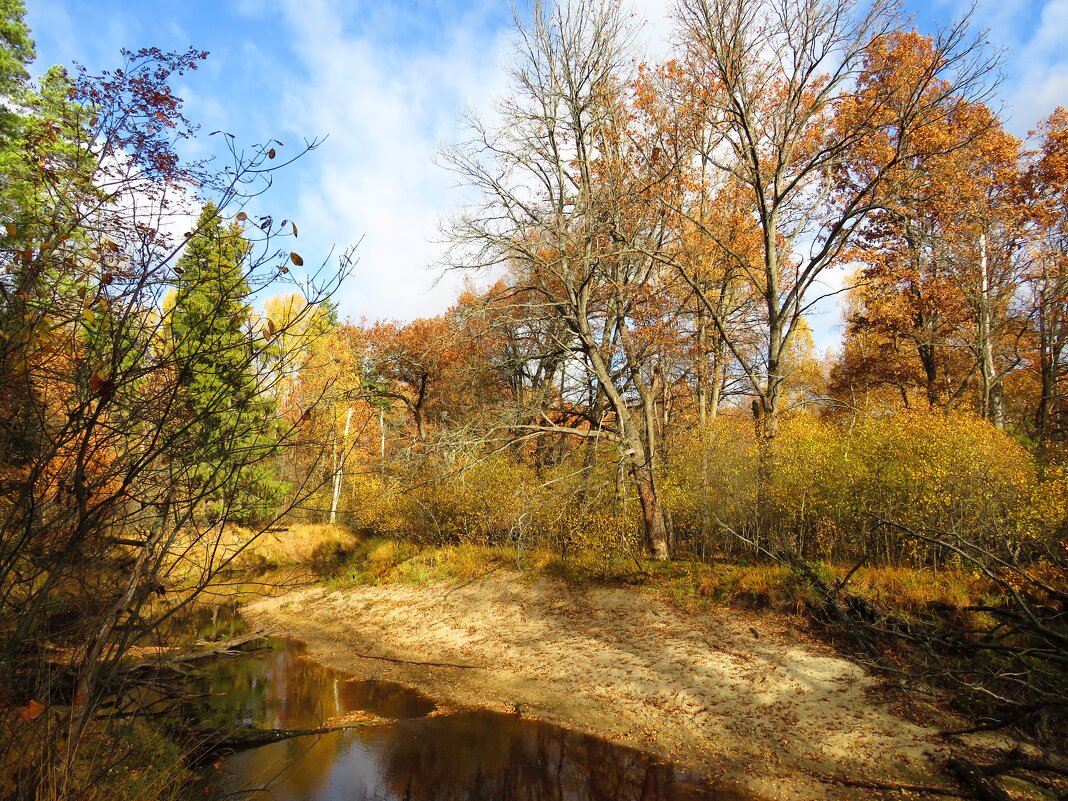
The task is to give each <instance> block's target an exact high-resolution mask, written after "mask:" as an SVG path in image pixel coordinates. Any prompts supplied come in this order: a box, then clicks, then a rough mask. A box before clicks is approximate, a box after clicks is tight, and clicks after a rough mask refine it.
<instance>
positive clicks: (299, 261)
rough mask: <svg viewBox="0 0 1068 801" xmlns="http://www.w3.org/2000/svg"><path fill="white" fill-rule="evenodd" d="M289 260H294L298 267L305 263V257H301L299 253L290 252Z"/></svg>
mask: <svg viewBox="0 0 1068 801" xmlns="http://www.w3.org/2000/svg"><path fill="white" fill-rule="evenodd" d="M289 260H290V261H291V262H293V263H294V264H295V265H297V266H298V267H300V266H302V265H303V264H304V259H302V258H301V257H300V255H299V254H297V253H290V254H289Z"/></svg>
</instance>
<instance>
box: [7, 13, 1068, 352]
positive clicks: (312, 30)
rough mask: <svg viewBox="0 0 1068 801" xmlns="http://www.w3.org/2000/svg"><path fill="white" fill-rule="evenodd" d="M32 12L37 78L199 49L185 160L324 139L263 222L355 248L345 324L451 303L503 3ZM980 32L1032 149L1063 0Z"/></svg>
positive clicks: (1048, 92)
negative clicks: (233, 148) (452, 248)
mask: <svg viewBox="0 0 1068 801" xmlns="http://www.w3.org/2000/svg"><path fill="white" fill-rule="evenodd" d="M672 2H673V0H636V1H635V2H632V3H631V5H632V7H633V9H634V14H635V21H636V22H638V23H639V24H640V26H641V31H642V32H641V35H640V40H641V42H642V46H643V47H644V48H645V51H646V53H647V55H648V56H649V57H650V58H653V59H655V58H656V57H658V56H661V55H662V54H664V53H666V52H668V44H667V40H668V38H669V36H670V30H671V25H670V21H669V9H670V7H671V5H672ZM969 6H970V0H907V2H906V4H905V8H904V11H905V13H906V14H909V15H910V16H911V17H912V18H913V21H914V24H915V25H916V26H917V27H918V28H919V29H920V30H921V31H923V32H928V33H929V32H933V31H934V30H935V28H936V27H938V26H939V25H944V24H946V23H947V22H949V21H950V20H952V19H954V18H955V17H957V16H959V15H960V14H961V13H963V12H965V11H967V9H968V7H969ZM26 7H27V18H26V19H27V22H28V24H29V25H30V27H31V28H32V31H33V37H34V39H35V40H36V43H37V54H38V60H37V64H36V65H35V67H34V68H33V70H32V72H33V73H34V74H35V75H38V74H40V73H41V72H43V71H44V69H46V68H47V67H48V66H50V65H52V64H65V65H70V64H71V63H72V62H78V63H81V64H83V65H85V66H86V67H88V68H89V70H90V71H99V70H102V69H109V68H114V67H115V66H117V65H118V64H119V63H120V55H119V51H120V49H121V48H124V47H125V48H129V49H138V48H141V47H147V46H155V47H159V48H161V49H163V50H185V49H187V48H189V47H195V48H197V49H198V50H206V51H208V52H209V54H210V55H209V57H208V59H207V60H206V61H205V62H204V63H203V65H202V66H201V67H200V69H198V70H197V71H196V72H192V73H188V74H187V75H185V76H183V77H181V78H179V79H177V81H176V85H175V89H176V94H177V95H179V96H180V97H182V98H183V99H184V100H185V104H186V106H185V111H186V116H187V117H188V118H189V119H191V120H192V121H194V122H196V123H198V124H199V125H200V126H201V134H202V135H201V137H200V138H199V139H198V140H197V141H196V142H194V143H193V144H192V145H191V146H190V150H188V151H187V152H188V155H189V156H190V157H199V156H206V155H209V154H210V153H211V152H212V148H213V147H215V146H216V143H217V142H218V141H219V138H218V137H215V138H212V137H208V136H207V133H208V132H210V131H214V130H223V131H227V132H229V133H232V134H234V136H235V140H236V141H237V143H238V144H239V146H243V147H245V148H251V147H253V146H254V145H256V144H257V143H263V142H267V141H269V140H272V139H277V140H280V141H281V142H283V143H285V147H284V148H282V149H281V153H280V155H283V156H284V155H286V154H292V153H295V152H297V151H298V150H299V149H300V145H301V143H302V142H304V141H310V140H316V139H324V138H325V141H323V143H322V144H321V146H320V147H318V148H317V149H316V150H315V151H313V152H311V153H308V154H307V155H305V156H304V157H302V158H301V159H299V160H298V161H297V162H295V163H294V164H292V165H290V166H288V167H286V168H285V169H284V170H281V171H279V173H278V174H277V175H276V178H275V181H274V185H273V186H272V188H271V190H270V191H269V193H268V194H267V195H265V196H264V197H262V198H259V199H258V200H257V203H258V208H257V211H259V213H270V214H272V215H273V216H274V217H275V219H289V220H293V221H295V222H296V223H297V225H298V226H299V230H300V235H299V244H298V245H297V246H296V249H298V250H299V251H300V253H301V255H302V257H303V258H304V260H305V263H306V264H308V265H317V264H321V263H324V262H329V261H331V260H332V259H336V255H337V254H338V253H340V252H343V251H344V250H346V248H348V247H350V246H353V245H356V244H357V243H358V247H357V249H356V256H357V258H358V262H357V265H356V268H355V270H354V272H353V274H352V275H351V276H350V277H349V278H348V279H347V280H346V282H345V283H344V285H343V286H342V287H341V289H340V290H339V291H338V293H337V295H336V296H335V299H336V301H337V303H338V310H339V313H340V316H341V317H342V318H345V317H351V318H352V319H354V320H359V319H361V318H366V319H368V320H375V319H393V320H402V321H403V320H411V319H414V318H416V317H425V316H432V315H436V314H440V313H441V312H443V311H445V310H446V309H447V308H448V306H449V305H450V304H451V303H452V301H453V300H454V299H455V297H456V294H457V292H458V290H459V288H460V287H461V285H462V282H463V280H464V276H463V275H462V274H460V273H457V272H452V271H444V270H443V268H442V262H443V256H444V251H445V244H444V239H443V236H442V234H441V233H440V226H441V221H442V220H443V219H444V218H445V217H447V216H448V215H449V214H450V213H451V212H452V211H454V210H456V209H457V208H458V207H459V205H460V204H462V203H463V201H464V194H463V191H462V190H461V189H459V188H458V187H457V186H456V180H455V177H454V176H452V175H451V174H450V173H448V172H447V171H446V170H445V169H444V168H443V167H441V166H439V165H437V164H436V163H435V159H434V155H435V153H436V152H437V150H438V149H439V148H440V147H441V146H442V145H445V144H448V143H451V142H457V141H461V140H462V139H463V138H464V136H465V133H464V132H465V129H464V125H463V122H462V118H463V115H464V113H465V111H468V110H471V111H474V112H475V113H477V114H479V115H481V116H484V117H490V118H492V110H493V101H494V98H495V97H499V96H501V95H502V94H503V93H505V92H506V90H507V88H508V85H507V78H506V76H505V72H504V69H503V67H504V66H505V64H506V63H507V59H508V54H509V48H508V41H509V34H510V30H511V24H512V12H511V7H510V4H509V3H508V2H507V0H469V1H468V2H464V1H463V0H258V1H257V2H253V1H252V0H212V1H211V2H209V1H208V0H26ZM973 19H974V25H975V26H976V27H977V28H979V29H988V33H987V38H988V40H989V42H990V45H991V47H993V48H997V49H1001V50H1003V52H1004V55H1003V66H1002V71H1003V73H1004V80H1003V81H1002V83H1001V84H1000V86H999V88H998V97H997V102H999V103H1000V104H1001V106H1002V109H1003V118H1004V119H1005V120H1006V124H1007V127H1008V129H1009V130H1010V131H1011V132H1013V133H1015V134H1016V135H1017V136H1021V137H1022V136H1026V135H1027V133H1028V131H1029V130H1030V129H1032V128H1034V127H1035V125H1036V123H1037V122H1038V121H1039V120H1041V119H1043V118H1045V117H1047V116H1049V114H1050V113H1051V112H1052V111H1053V109H1054V108H1055V107H1056V106H1057V105H1068V48H1065V47H1063V37H1064V32H1065V31H1068V0H982V2H980V4H979V5H978V6H976V8H975V10H974V18H973ZM483 280H485V279H483ZM834 280H836V279H834V278H832V279H831V281H832V284H833V282H834ZM476 281H477V277H476ZM810 322H811V325H812V329H813V332H814V335H815V339H816V345H817V347H818V349H819V350H821V351H824V350H826V349H827V348H831V347H833V346H834V345H835V344H836V343H837V341H838V340H839V339H840V337H841V330H842V325H841V311H840V307H839V306H838V305H837V303H836V302H828V303H824V304H822V305H821V307H820V308H819V310H818V313H817V314H816V315H815V316H814V317H813V318H812V319H811V321H810Z"/></svg>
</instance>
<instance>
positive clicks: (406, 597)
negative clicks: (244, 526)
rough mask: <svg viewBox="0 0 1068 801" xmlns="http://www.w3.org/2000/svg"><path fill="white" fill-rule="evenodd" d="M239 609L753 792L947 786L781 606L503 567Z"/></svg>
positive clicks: (858, 676)
mask: <svg viewBox="0 0 1068 801" xmlns="http://www.w3.org/2000/svg"><path fill="white" fill-rule="evenodd" d="M245 615H246V617H247V618H249V620H250V622H252V623H253V624H254V625H257V626H269V627H271V628H272V629H273V630H274V631H275V632H276V633H278V634H282V635H286V636H291V637H293V638H296V639H299V640H302V641H304V642H305V643H307V644H308V648H309V653H310V655H311V656H312V657H314V658H316V659H318V660H320V661H321V662H323V663H324V664H327V665H329V666H331V667H335V668H339V669H341V670H344V671H347V672H348V673H351V674H353V675H354V676H356V677H358V678H378V679H386V680H392V681H398V682H401V683H404V684H408V685H411V686H414V687H417V688H418V689H420V690H422V691H423V692H425V693H427V694H429V695H431V696H432V697H434V698H435V699H437V700H438V701H440V702H442V703H444V704H446V705H448V706H453V707H482V708H489V709H495V710H499V711H506V712H519V713H520V714H523V715H525V716H529V717H536V718H539V719H542V720H546V721H550V722H554V723H558V724H562V725H565V726H568V727H570V728H575V729H580V730H583V731H586V732H589V733H594V734H598V735H601V736H603V737H605V738H607V739H610V740H612V741H614V742H618V743H621V744H625V745H630V746H634V747H637V748H640V749H642V750H644V751H647V752H650V753H653V754H656V755H658V756H661V757H663V758H665V759H669V760H671V761H674V762H677V763H679V764H683V765H687V766H690V767H694V768H697V769H699V770H701V771H702V772H703V773H704V774H705V775H706V776H707V777H708V778H709V779H710V781H712V782H713V783H715V784H718V785H721V786H723V787H725V788H731V789H736V790H741V791H744V792H746V793H747V794H750V795H752V796H753V797H755V798H768V799H771V798H796V799H838V798H843V799H853V798H872V797H884V798H885V797H895V798H902V797H917V795H915V794H912V793H901V792H897V793H892V794H890V795H885V794H882V793H880V792H877V791H876V790H875V789H874V788H872V787H868V788H862V787H857V786H850V784H847V783H843V782H842V781H841V780H842V779H846V780H848V782H851V783H853V784H854V785H855V784H864V783H869V784H871V785H878V784H890V785H923V786H928V787H939V788H944V789H947V790H948V793H946V794H947V795H957V794H958V793H955V792H954V791H953V789H952V787H951V785H950V784H949V781H948V779H947V778H945V777H944V776H943V775H940V774H939V772H938V766H939V765H940V764H941V763H942V762H943V761H944V760H945V758H946V756H947V752H946V749H945V746H944V745H943V744H942V742H941V741H940V740H939V739H938V737H937V735H936V733H935V731H934V730H933V729H927V728H923V727H921V726H918V725H916V724H914V723H910V722H908V721H906V720H905V719H904V718H902V717H900V716H898V715H896V714H895V713H894V712H893V711H892V710H891V708H890V705H889V704H888V703H887V702H886V701H885V699H884V698H882V697H881V694H880V692H879V686H880V685H879V683H878V681H877V680H876V679H874V678H873V677H871V676H869V675H868V674H867V673H866V672H865V671H864V670H863V669H861V668H860V667H858V666H857V665H855V664H854V663H852V662H850V661H848V660H847V659H844V658H842V657H841V656H838V655H836V654H835V653H834V652H833V651H831V650H830V649H829V648H828V647H826V646H824V645H821V644H820V643H819V642H817V641H815V640H814V639H813V638H812V637H811V636H810V635H808V634H806V633H805V632H804V631H802V630H801V629H800V628H799V626H800V623H799V622H798V621H797V619H795V618H792V617H790V616H789V615H784V614H781V613H772V612H752V611H746V610H739V609H734V608H728V607H715V608H711V609H708V610H702V611H701V613H699V614H696V613H690V612H687V611H685V610H684V609H681V608H679V607H677V606H675V605H673V604H670V603H666V602H664V601H662V600H659V599H657V598H656V597H654V596H652V595H650V594H648V593H643V592H640V591H637V590H635V589H632V588H626V587H624V588H619V587H598V586H589V585H576V584H574V583H570V582H565V581H563V580H560V579H557V578H552V577H547V576H544V575H542V576H537V575H534V576H532V575H529V574H524V573H519V572H517V571H512V570H500V569H495V570H492V571H490V572H489V573H488V574H487V575H485V576H482V577H479V578H477V579H475V580H471V581H467V582H466V583H449V582H433V581H432V582H429V583H423V584H400V583H398V584H384V585H368V586H349V587H342V588H337V587H333V588H332V587H330V586H329V585H320V586H316V587H312V588H305V589H300V590H296V591H294V592H291V593H288V594H286V595H283V596H279V597H274V598H268V599H264V600H260V601H257V602H254V603H252V604H251V605H249V606H248V607H247V608H246V609H245ZM388 659H394V660H403V661H397V662H393V661H387V660H388ZM417 663H438V664H417ZM444 663H449V665H462V666H465V667H454V666H446V665H445V664H444ZM930 797H937V796H930Z"/></svg>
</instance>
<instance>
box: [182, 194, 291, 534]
mask: <svg viewBox="0 0 1068 801" xmlns="http://www.w3.org/2000/svg"><path fill="white" fill-rule="evenodd" d="M249 249H250V245H249V242H248V240H246V239H245V237H244V236H243V235H242V232H241V227H240V226H239V225H226V224H224V223H223V222H222V221H221V220H220V219H219V214H218V210H217V209H216V208H215V206H214V205H212V204H211V203H208V204H207V205H205V207H204V210H203V211H202V212H201V215H200V219H199V220H198V222H197V227H196V233H194V235H193V236H192V237H190V239H189V242H188V243H187V245H186V248H185V251H184V253H183V254H182V257H181V258H180V259H179V261H178V269H177V270H176V271H175V272H176V273H178V280H177V291H176V294H175V296H174V306H173V308H172V309H171V312H170V329H171V336H172V341H173V347H174V355H175V357H176V358H175V363H176V364H177V365H178V376H177V381H178V384H179V387H180V388H181V399H182V407H183V408H182V409H181V414H180V419H179V420H178V424H179V425H180V427H181V428H180V436H179V437H177V438H176V441H177V442H179V443H180V454H179V462H180V463H181V464H182V465H183V467H184V469H185V470H186V475H187V476H188V479H189V480H190V481H191V482H192V483H193V484H194V486H195V490H196V491H197V492H199V493H200V494H201V498H202V500H203V505H202V507H201V508H202V512H203V513H204V514H206V515H208V516H211V517H226V518H227V519H231V520H237V521H245V520H248V519H250V518H256V517H262V516H263V515H266V514H268V513H269V512H270V511H271V509H272V507H273V506H274V504H276V503H277V501H278V499H279V497H280V495H281V493H282V491H283V489H284V488H283V485H282V484H281V483H280V482H278V481H276V480H274V479H273V478H272V476H271V469H270V465H269V463H268V460H269V458H270V457H271V456H272V455H273V454H274V453H275V452H276V451H277V449H278V439H277V435H276V432H275V428H276V422H275V403H274V400H273V398H271V397H270V396H269V395H268V394H267V393H266V392H265V391H264V387H263V382H262V381H261V380H260V376H259V375H258V373H257V370H256V364H257V360H258V353H257V348H256V345H255V341H254V337H253V335H252V333H251V331H250V317H251V313H252V307H251V306H250V305H249V303H248V298H249V295H250V288H249V285H248V281H247V280H246V277H245V273H244V270H243V266H244V265H245V263H246V259H247V256H248V253H249Z"/></svg>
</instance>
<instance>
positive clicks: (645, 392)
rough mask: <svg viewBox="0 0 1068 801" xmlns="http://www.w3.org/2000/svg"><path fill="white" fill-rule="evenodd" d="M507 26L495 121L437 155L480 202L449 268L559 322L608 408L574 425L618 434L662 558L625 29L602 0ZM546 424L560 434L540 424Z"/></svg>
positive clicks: (474, 124) (584, 0)
mask: <svg viewBox="0 0 1068 801" xmlns="http://www.w3.org/2000/svg"><path fill="white" fill-rule="evenodd" d="M516 22H517V36H516V61H515V64H514V66H513V67H512V69H511V78H512V86H513V90H512V94H511V95H510V96H508V97H507V98H505V99H504V100H503V101H502V102H501V103H500V105H499V108H498V113H499V115H500V123H499V125H498V126H497V127H496V128H495V129H490V128H489V127H487V126H486V125H484V124H483V123H482V122H480V121H479V120H477V119H474V118H472V119H470V120H469V123H470V127H471V130H472V132H473V137H472V138H471V140H470V141H468V142H467V143H465V144H463V145H460V146H458V147H454V148H451V149H448V150H446V151H445V152H444V154H443V159H444V161H445V163H446V164H447V165H448V166H449V167H451V168H452V169H453V170H454V171H455V172H456V173H457V174H458V175H459V176H460V177H461V179H462V180H463V182H464V183H466V184H467V185H469V186H471V187H473V188H475V189H476V190H478V191H479V192H480V193H481V196H482V201H481V204H480V205H478V206H476V207H473V208H470V209H468V210H467V212H466V213H464V214H463V215H461V216H460V217H458V218H457V219H456V220H455V221H454V222H453V224H452V226H451V231H450V233H451V236H452V237H453V241H454V243H455V247H454V250H453V262H454V264H455V265H456V266H460V267H468V268H472V267H484V266H488V265H500V264H507V265H509V266H510V267H511V268H512V270H513V272H514V276H515V279H514V280H515V281H516V282H517V284H516V286H517V288H520V287H521V288H522V289H524V290H526V297H527V298H528V304H529V309H530V310H531V312H532V313H534V314H535V315H537V316H548V317H552V318H555V319H556V320H558V321H560V322H561V323H562V324H563V326H564V329H565V331H566V336H565V337H564V338H563V339H562V341H561V345H562V346H563V347H565V348H567V349H568V350H569V351H570V352H572V353H573V354H574V355H575V356H576V358H573V359H571V360H570V361H569V363H568V365H567V366H565V367H563V368H562V369H563V371H564V375H566V373H567V371H568V370H572V371H574V370H587V371H589V373H590V376H591V378H592V380H593V382H594V384H595V386H596V389H595V390H594V392H593V395H594V398H595V401H594V405H596V398H598V397H600V396H601V394H602V393H603V396H604V399H605V407H606V409H605V416H604V419H603V420H599V421H598V422H597V424H595V425H593V426H590V427H589V428H584V429H580V428H575V429H573V430H572V431H571V433H572V434H575V435H578V436H612V437H613V438H615V439H617V440H618V442H619V444H620V449H621V458H622V459H623V460H624V463H625V464H626V465H627V468H628V470H629V473H630V475H631V477H632V478H633V481H634V484H635V486H636V489H637V495H638V498H639V501H640V504H641V508H642V516H643V519H644V529H645V538H646V544H647V546H648V549H649V553H650V554H651V555H652V556H653V557H654V558H656V559H665V558H667V556H668V539H667V529H666V526H665V522H664V514H663V510H662V508H661V504H660V501H659V499H658V496H657V485H656V468H655V465H654V460H655V454H656V425H655V416H656V398H655V397H654V392H653V390H652V375H651V372H650V369H649V364H650V363H649V361H648V359H647V357H648V356H649V354H650V348H649V347H648V345H647V344H646V343H644V342H643V341H641V338H640V337H638V336H636V334H635V330H634V327H635V326H634V319H635V315H637V314H639V313H640V311H641V310H640V309H639V308H637V304H639V303H640V299H639V298H640V295H641V290H642V289H643V288H644V287H646V286H647V285H648V283H649V281H650V280H651V279H652V277H653V276H654V275H655V274H656V273H657V272H658V271H659V270H661V269H662V268H661V267H660V265H659V264H658V262H657V261H656V260H655V259H653V258H650V257H649V256H648V255H647V253H646V251H647V250H648V249H649V248H648V246H647V245H643V246H642V247H637V246H636V245H635V242H634V241H633V240H634V237H635V236H641V237H646V238H649V237H651V238H653V239H655V238H656V237H657V236H658V231H657V230H656V226H655V225H653V226H650V225H648V224H647V221H643V222H642V223H641V224H638V225H635V224H634V221H633V220H632V219H631V218H630V217H629V216H628V214H627V213H625V209H626V207H627V206H628V200H627V198H632V197H633V194H632V191H631V188H630V187H629V186H628V185H627V183H626V181H625V180H624V179H623V176H622V173H621V166H620V163H619V161H618V160H619V157H620V149H621V147H622V145H621V141H620V139H619V137H618V133H619V126H620V125H621V122H622V114H621V107H620V103H621V91H622V87H623V86H624V85H625V83H626V79H627V76H628V69H629V68H628V66H627V63H626V58H625V56H626V47H627V45H628V43H629V41H630V36H631V32H630V30H629V29H628V26H627V24H626V23H625V21H624V15H623V14H622V13H621V11H620V9H619V7H618V5H617V4H616V3H612V2H609V1H608V0H577V1H576V2H573V3H565V4H561V5H560V6H558V7H555V8H547V7H546V6H545V5H544V4H542V3H536V4H535V6H534V8H533V13H532V16H531V19H530V21H529V23H527V22H524V21H522V20H520V19H518V18H517V21H516ZM662 230H663V229H660V234H661V235H662ZM549 328H550V330H551V329H552V326H550V327H549ZM543 428H544V429H545V430H546V431H549V432H552V431H555V432H557V433H560V432H561V431H563V427H561V426H560V425H557V424H553V423H549V422H548V421H546V424H545V425H544V426H543ZM609 432H611V433H609Z"/></svg>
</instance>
